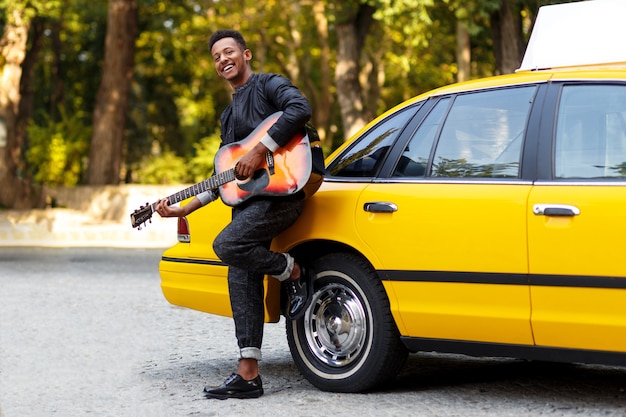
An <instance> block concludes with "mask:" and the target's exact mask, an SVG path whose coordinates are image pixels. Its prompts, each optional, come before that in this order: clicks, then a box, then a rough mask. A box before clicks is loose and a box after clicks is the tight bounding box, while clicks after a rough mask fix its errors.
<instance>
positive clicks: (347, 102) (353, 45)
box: [335, 4, 376, 140]
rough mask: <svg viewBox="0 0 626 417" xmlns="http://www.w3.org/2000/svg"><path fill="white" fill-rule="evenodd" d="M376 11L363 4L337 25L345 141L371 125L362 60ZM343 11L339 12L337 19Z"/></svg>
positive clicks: (339, 95)
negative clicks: (360, 75)
mask: <svg viewBox="0 0 626 417" xmlns="http://www.w3.org/2000/svg"><path fill="white" fill-rule="evenodd" d="M375 10H376V9H375V8H374V7H373V6H369V5H367V4H359V5H358V11H357V12H356V13H354V14H352V15H348V17H347V18H345V17H343V16H341V17H343V19H342V20H341V21H338V22H337V24H336V32H337V67H336V69H335V85H336V87H337V100H338V102H339V108H340V111H341V120H342V124H343V129H344V140H346V139H348V138H350V137H351V136H352V135H354V134H355V133H356V132H357V131H358V130H359V129H361V128H362V127H363V126H365V124H366V123H367V122H368V121H369V119H370V118H369V117H368V115H367V110H366V108H365V106H364V105H363V91H362V89H361V84H360V83H359V74H360V65H359V58H360V55H361V51H362V49H363V42H364V41H365V37H366V36H367V32H368V30H369V27H370V26H371V24H372V21H373V19H372V17H373V14H374V11H375ZM341 13H342V10H338V11H337V15H338V17H339V15H340V14H341Z"/></svg>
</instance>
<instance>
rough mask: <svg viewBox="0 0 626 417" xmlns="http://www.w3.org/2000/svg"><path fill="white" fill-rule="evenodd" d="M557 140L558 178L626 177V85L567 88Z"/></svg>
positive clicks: (570, 86) (560, 109)
mask: <svg viewBox="0 0 626 417" xmlns="http://www.w3.org/2000/svg"><path fill="white" fill-rule="evenodd" d="M555 139H556V145H555V153H554V174H555V177H556V178H574V179H576V178H580V179H589V178H609V179H610V178H621V179H623V178H626V86H624V85H566V86H564V87H563V89H562V93H561V99H560V102H559V108H558V118H557V127H556V138H555Z"/></svg>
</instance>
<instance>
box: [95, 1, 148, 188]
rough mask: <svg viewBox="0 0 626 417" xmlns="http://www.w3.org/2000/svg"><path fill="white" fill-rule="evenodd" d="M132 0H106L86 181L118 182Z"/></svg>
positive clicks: (133, 32) (133, 28)
mask: <svg viewBox="0 0 626 417" xmlns="http://www.w3.org/2000/svg"><path fill="white" fill-rule="evenodd" d="M137 20H138V16H137V4H136V3H135V0H109V12H108V21H107V33H106V39H105V52H104V64H103V68H102V81H101V83H100V87H99V89H98V94H97V97H96V104H95V108H94V114H93V135H92V137H91V149H90V154H89V168H88V174H87V176H88V180H87V182H88V183H89V184H90V185H103V184H118V183H119V181H120V171H121V167H122V159H123V158H122V153H123V138H124V126H125V124H126V111H127V108H128V94H129V91H130V84H131V81H132V76H133V69H134V62H133V61H134V54H135V39H136V37H137V31H138V26H137V25H138V23H137Z"/></svg>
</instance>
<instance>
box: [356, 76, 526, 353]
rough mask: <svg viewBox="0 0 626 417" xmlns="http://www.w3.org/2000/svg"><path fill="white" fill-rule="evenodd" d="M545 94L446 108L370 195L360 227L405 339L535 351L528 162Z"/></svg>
mask: <svg viewBox="0 0 626 417" xmlns="http://www.w3.org/2000/svg"><path fill="white" fill-rule="evenodd" d="M536 91H537V86H534V85H529V86H522V87H517V88H503V89H493V90H488V91H476V92H471V93H467V94H461V95H457V96H450V97H444V98H441V99H439V101H438V102H437V104H436V105H435V106H434V107H433V108H432V110H431V111H430V112H429V114H428V115H427V116H426V117H425V118H424V121H423V122H422V123H421V124H420V125H419V127H418V128H417V129H416V130H415V131H414V132H413V133H412V135H411V137H410V140H408V141H407V142H406V144H404V143H403V144H402V145H401V148H402V149H401V151H400V152H401V153H400V154H399V156H398V158H396V160H395V161H394V162H393V163H394V164H395V165H394V168H393V169H392V171H391V174H390V175H389V177H388V178H381V179H379V180H378V181H377V182H375V183H372V184H371V185H369V186H367V188H366V189H365V190H364V191H363V193H362V194H361V196H360V200H359V204H358V205H357V213H356V222H357V228H358V230H359V232H360V234H361V236H362V237H363V239H364V240H365V241H366V242H367V243H368V245H370V246H371V247H372V249H373V251H374V252H375V253H376V254H377V255H378V260H379V264H378V265H376V268H377V269H378V270H379V273H380V274H381V276H382V277H383V278H384V279H387V280H389V282H390V286H391V288H393V294H394V295H395V297H396V298H395V300H392V309H393V310H394V314H395V315H396V317H397V322H398V325H399V328H400V332H401V333H402V335H403V336H409V337H418V338H427V339H446V340H464V341H481V342H496V343H510V344H526V345H532V344H533V339H532V334H531V330H530V300H529V291H528V282H527V272H528V259H527V236H526V204H527V198H528V194H529V192H530V190H531V187H532V183H531V182H530V181H524V180H521V179H520V169H521V168H520V165H521V152H522V147H523V146H522V145H523V142H524V137H525V133H526V126H527V123H528V120H529V114H530V110H531V104H532V102H533V98H534V97H535V94H536Z"/></svg>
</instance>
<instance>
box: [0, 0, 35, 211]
mask: <svg viewBox="0 0 626 417" xmlns="http://www.w3.org/2000/svg"><path fill="white" fill-rule="evenodd" d="M23 12H24V10H23V9H21V8H20V7H19V6H18V7H10V6H9V8H8V10H6V15H7V16H8V19H7V22H6V26H5V27H4V33H3V34H2V38H0V125H3V126H0V130H3V131H4V132H6V135H3V134H0V190H1V191H0V207H2V206H4V207H13V208H24V207H28V206H29V205H30V202H29V197H30V184H29V182H28V181H27V180H26V179H25V178H24V176H23V175H24V169H25V164H24V156H23V149H24V143H23V137H22V136H18V134H17V133H18V129H17V123H18V114H19V107H20V98H21V96H20V79H21V77H22V62H23V61H24V58H25V56H26V44H27V40H28V30H29V26H30V21H29V20H28V19H27V18H25V16H24V14H23ZM1 136H4V138H3V137H1Z"/></svg>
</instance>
